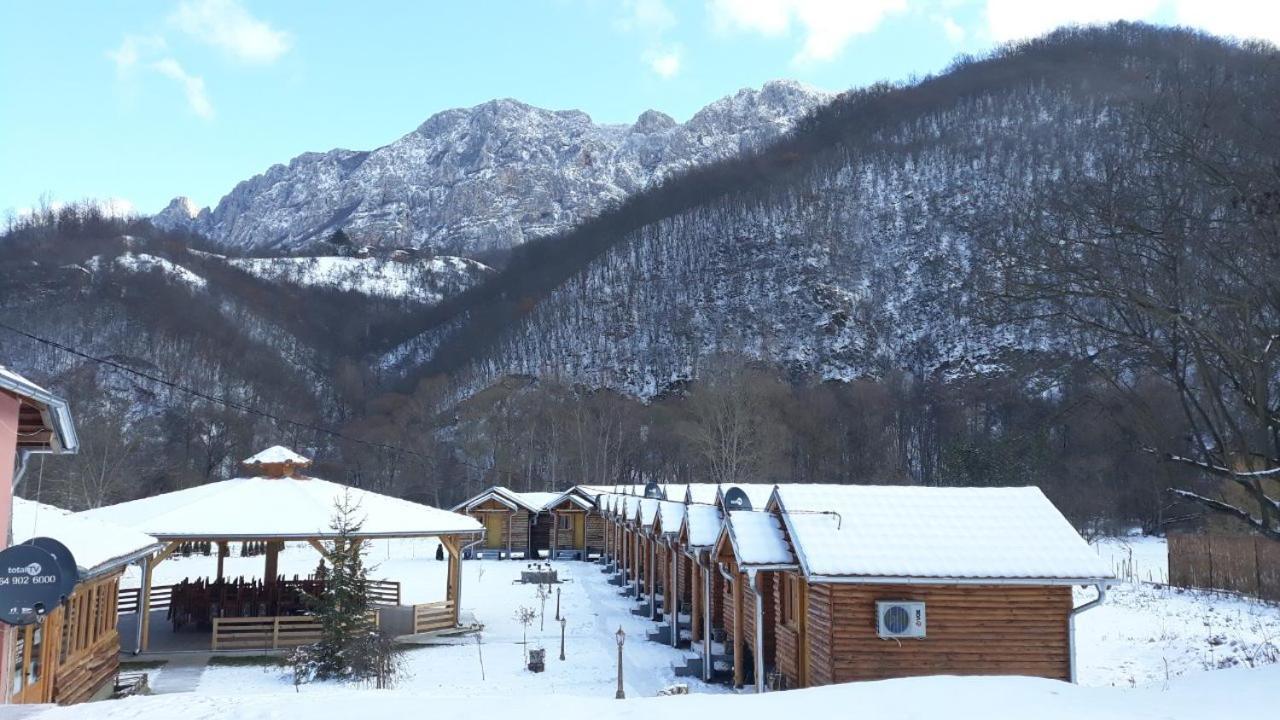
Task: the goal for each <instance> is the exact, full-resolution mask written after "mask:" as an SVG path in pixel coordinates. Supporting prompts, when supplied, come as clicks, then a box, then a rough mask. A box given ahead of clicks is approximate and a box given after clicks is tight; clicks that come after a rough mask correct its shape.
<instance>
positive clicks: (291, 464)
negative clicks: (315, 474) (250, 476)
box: [242, 445, 311, 477]
mask: <svg viewBox="0 0 1280 720" xmlns="http://www.w3.org/2000/svg"><path fill="white" fill-rule="evenodd" d="M242 464H243V465H244V466H245V468H247V469H249V470H250V471H253V472H258V473H261V474H263V475H265V476H267V477H288V476H291V475H293V474H294V473H295V472H296V471H297V470H299V469H301V468H305V467H309V466H310V465H311V458H308V457H303V456H301V455H299V454H298V453H296V452H294V451H292V450H290V449H289V448H287V447H285V446H283V445H274V446H272V447H269V448H267V449H266V450H263V451H262V452H260V453H258V454H257V455H254V456H252V457H248V458H245V459H244V460H243V461H242Z"/></svg>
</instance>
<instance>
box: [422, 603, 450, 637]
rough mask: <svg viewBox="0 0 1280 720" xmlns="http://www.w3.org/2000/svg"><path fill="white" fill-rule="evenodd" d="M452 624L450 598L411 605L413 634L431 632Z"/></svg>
mask: <svg viewBox="0 0 1280 720" xmlns="http://www.w3.org/2000/svg"><path fill="white" fill-rule="evenodd" d="M453 626H454V622H453V601H452V600H443V601H441V602H433V603H423V604H422V605H414V606H413V632H414V634H415V635H416V634H418V633H424V632H431V631H432V630H444V629H446V628H451V627H453Z"/></svg>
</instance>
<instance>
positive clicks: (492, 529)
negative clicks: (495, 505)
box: [483, 512, 507, 550]
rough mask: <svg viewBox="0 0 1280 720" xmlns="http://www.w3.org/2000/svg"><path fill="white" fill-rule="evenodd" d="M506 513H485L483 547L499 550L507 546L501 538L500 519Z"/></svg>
mask: <svg viewBox="0 0 1280 720" xmlns="http://www.w3.org/2000/svg"><path fill="white" fill-rule="evenodd" d="M505 516H506V513H500V512H487V513H484V514H483V517H484V546H485V548H487V549H489V550H501V549H503V548H505V547H506V546H507V543H506V541H505V540H504V538H503V537H502V534H503V533H502V519H503V518H504V517H505Z"/></svg>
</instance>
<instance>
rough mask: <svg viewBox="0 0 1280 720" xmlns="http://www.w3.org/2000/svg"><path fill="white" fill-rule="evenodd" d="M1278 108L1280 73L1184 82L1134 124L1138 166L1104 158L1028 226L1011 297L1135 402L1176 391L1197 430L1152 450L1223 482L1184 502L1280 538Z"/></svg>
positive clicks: (1011, 264) (1209, 75) (1010, 271)
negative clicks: (1141, 390) (1066, 333)
mask: <svg viewBox="0 0 1280 720" xmlns="http://www.w3.org/2000/svg"><path fill="white" fill-rule="evenodd" d="M1227 82H1231V83H1233V84H1235V85H1236V89H1235V91H1233V92H1227V91H1226V90H1225V85H1226V83H1227ZM1240 85H1245V86H1246V88H1247V92H1240V90H1239V86H1240ZM1278 98H1280V77H1277V75H1276V73H1274V72H1270V73H1266V72H1264V73H1259V74H1257V75H1254V76H1246V77H1232V76H1229V75H1227V74H1225V73H1224V71H1222V70H1220V69H1218V68H1215V67H1212V66H1211V67H1209V68H1203V69H1196V70H1190V71H1188V75H1187V76H1186V77H1184V78H1181V79H1180V81H1179V82H1177V83H1173V84H1170V85H1169V86H1168V87H1166V88H1165V89H1164V91H1163V92H1162V93H1161V95H1160V96H1159V97H1158V98H1157V99H1156V100H1155V101H1153V102H1152V103H1151V104H1150V105H1149V106H1148V107H1147V108H1145V109H1144V110H1142V111H1140V112H1135V114H1134V116H1133V118H1132V122H1130V123H1129V124H1128V125H1127V126H1128V127H1129V128H1131V133H1132V134H1133V137H1131V138H1130V143H1131V144H1132V145H1133V146H1137V147H1142V148H1144V152H1143V153H1142V156H1141V161H1140V162H1137V163H1135V162H1133V161H1132V160H1130V159H1124V158H1121V157H1118V156H1117V155H1116V154H1115V153H1114V152H1109V153H1104V154H1102V155H1101V156H1100V157H1099V158H1098V160H1097V163H1096V166H1095V167H1096V169H1094V170H1093V171H1092V172H1081V173H1078V174H1076V175H1074V176H1073V177H1070V178H1068V179H1067V182H1065V183H1064V184H1063V185H1062V187H1061V188H1060V191H1059V192H1058V193H1056V195H1055V196H1053V197H1051V198H1050V204H1049V205H1048V206H1046V207H1044V208H1039V209H1037V208H1029V209H1028V210H1027V212H1025V213H1024V214H1023V220H1024V221H1025V222H1026V224H1027V231H1026V240H1027V242H1026V243H1025V244H1024V245H1023V246H1022V247H1023V252H1024V253H1025V252H1027V251H1030V252H1031V258H1030V261H1028V258H1027V257H1026V256H1025V255H1024V256H1023V257H1021V258H1018V259H1015V258H1014V257H1013V256H1012V255H1008V254H1006V255H1004V256H1003V257H1002V258H1000V259H1001V260H1003V271H1004V274H1005V277H1006V278H1007V286H1006V291H1005V299H1006V300H1008V301H1010V302H1011V303H1012V305H1013V306H1014V307H1015V308H1018V309H1019V310H1020V311H1021V312H1022V313H1024V315H1025V316H1031V315H1037V316H1039V317H1040V318H1047V319H1049V320H1051V321H1054V322H1061V323H1063V324H1064V325H1065V326H1066V327H1068V328H1070V329H1071V330H1072V331H1073V332H1074V333H1075V337H1076V339H1077V342H1078V343H1079V345H1080V346H1081V348H1082V350H1084V353H1085V355H1086V356H1088V357H1090V358H1091V364H1092V366H1093V367H1094V368H1095V369H1097V370H1098V371H1099V372H1100V373H1101V374H1102V376H1103V377H1105V378H1106V379H1107V380H1108V381H1109V382H1111V383H1112V384H1113V385H1114V386H1115V387H1116V388H1118V389H1120V390H1122V391H1125V392H1126V393H1127V394H1128V395H1129V397H1131V398H1135V395H1134V394H1133V393H1132V392H1131V391H1132V390H1133V389H1134V388H1135V387H1136V386H1137V385H1138V384H1139V383H1143V382H1147V381H1148V380H1149V379H1159V380H1160V381H1162V382H1163V383H1166V384H1167V385H1168V386H1169V387H1171V388H1173V389H1174V391H1175V392H1176V397H1177V401H1178V403H1177V412H1178V414H1179V416H1180V417H1181V419H1182V421H1183V422H1184V423H1185V426H1186V429H1187V432H1186V434H1185V435H1183V436H1181V437H1178V438H1164V441H1163V442H1157V443H1151V444H1149V445H1146V449H1147V450H1148V452H1150V453H1153V454H1156V455H1158V456H1160V457H1162V458H1163V459H1165V460H1167V461H1168V462H1171V463H1174V464H1176V465H1180V466H1184V467H1187V468H1190V469H1192V470H1194V471H1196V472H1198V473H1199V474H1201V475H1202V476H1203V477H1205V478H1207V479H1209V480H1210V481H1211V482H1210V484H1211V485H1212V486H1213V489H1212V491H1210V492H1204V491H1200V490H1197V489H1184V488H1179V489H1175V490H1174V492H1175V493H1176V494H1177V495H1178V496H1179V497H1181V498H1184V499H1186V500H1190V501H1193V502H1195V503H1198V504H1200V505H1202V506H1204V507H1206V508H1208V509H1209V510H1211V511H1213V512H1216V513H1220V514H1224V515H1229V516H1232V517H1235V518H1237V519H1238V520H1240V521H1242V522H1243V523H1244V524H1245V525H1246V526H1248V527H1250V528H1252V529H1253V530H1256V531H1258V532H1262V533H1265V534H1267V535H1270V536H1272V537H1275V538H1280V485H1278V484H1277V483H1276V479H1277V478H1280V171H1278V170H1277V169H1278V168H1280V152H1278V151H1277V148H1278V147H1280V144H1278V143H1280V101H1278ZM1019 239H1021V238H1019ZM1135 399H1136V398H1135ZM1137 406H1138V407H1141V405H1140V404H1137Z"/></svg>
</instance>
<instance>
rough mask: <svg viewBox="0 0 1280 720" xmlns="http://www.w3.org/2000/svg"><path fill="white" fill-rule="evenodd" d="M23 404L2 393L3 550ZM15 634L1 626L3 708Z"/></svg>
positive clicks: (0, 522) (0, 507)
mask: <svg viewBox="0 0 1280 720" xmlns="http://www.w3.org/2000/svg"><path fill="white" fill-rule="evenodd" d="M21 404H22V403H21V402H19V400H18V398H16V397H14V396H13V395H10V394H9V393H7V392H3V391H0V549H4V548H7V547H9V542H10V535H11V528H10V524H11V523H12V521H13V471H14V469H15V467H16V466H17V462H18V408H19V406H20V405H21ZM12 642H13V631H12V629H11V628H9V627H5V626H0V704H4V705H7V704H8V703H9V690H10V687H11V685H12V683H11V682H10V677H9V676H10V675H11V674H12V672H13V668H12V661H11V660H10V658H12V657H13V645H12Z"/></svg>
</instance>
